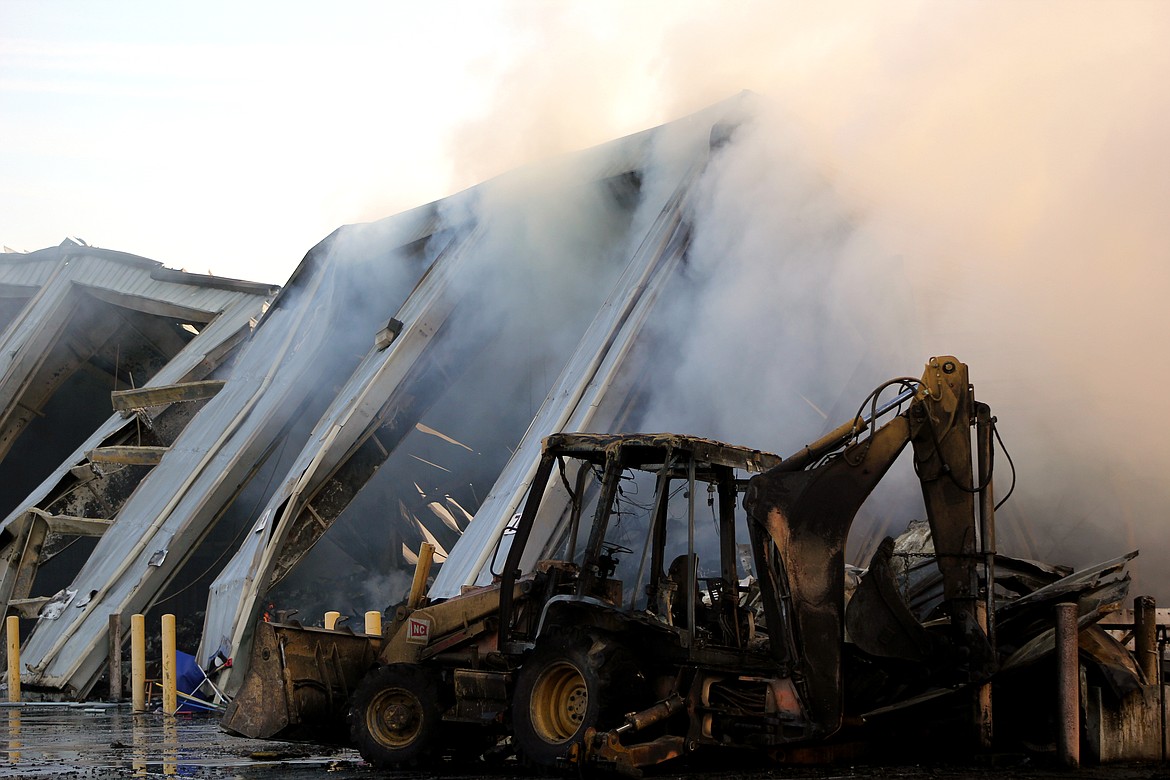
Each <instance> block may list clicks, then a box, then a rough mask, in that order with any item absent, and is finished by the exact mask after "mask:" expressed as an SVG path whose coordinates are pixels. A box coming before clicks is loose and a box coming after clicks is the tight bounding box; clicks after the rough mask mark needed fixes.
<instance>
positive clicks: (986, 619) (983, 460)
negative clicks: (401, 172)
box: [975, 403, 999, 750]
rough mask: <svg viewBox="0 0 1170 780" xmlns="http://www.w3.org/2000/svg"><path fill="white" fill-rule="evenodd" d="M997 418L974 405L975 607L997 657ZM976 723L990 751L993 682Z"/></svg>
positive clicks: (982, 695)
mask: <svg viewBox="0 0 1170 780" xmlns="http://www.w3.org/2000/svg"><path fill="white" fill-rule="evenodd" d="M994 425H995V420H994V418H992V416H991V407H989V406H988V405H987V404H984V403H976V404H975V440H976V455H977V462H978V475H979V477H978V479H979V482H978V487H979V488H980V490H979V547H980V552H981V553H982V554H983V601H982V603H981V604H979V606H978V608H977V609H976V610H975V613H976V617H977V619H978V620H979V627H980V628H981V629H983V633H984V634H986V635H987V642H988V644H989V645H990V646H991V651H992V654H993V657H995V658H998V655H999V653H998V649H997V648H996V643H995V490H994V488H993V486H992V479H993V474H992V464H993V462H994V461H993V451H992V443H991V435H992V431H993V429H994V428H993V426H994ZM975 706H976V723H977V729H978V744H979V746H980V747H981V748H982V749H983V750H991V745H992V738H993V736H994V734H995V731H994V722H993V720H992V706H991V683H990V682H986V683H984V684H983V685H981V686H979V690H978V693H977V694H976V705H975Z"/></svg>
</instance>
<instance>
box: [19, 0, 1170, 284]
mask: <svg viewBox="0 0 1170 780" xmlns="http://www.w3.org/2000/svg"><path fill="white" fill-rule="evenodd" d="M1168 32H1170V3H1165V2H1158V1H1157V0H1149V1H1148V2H1136V1H1134V2H1110V3H1104V2H1056V1H1055V0H1020V1H1019V2H1017V1H1016V0H1000V2H994V1H992V2H961V1H960V0H954V1H953V2H947V3H919V2H910V1H909V0H904V1H902V2H881V3H846V2H830V3H806V2H779V1H777V2H762V3H753V2H719V3H716V2H697V1H695V0H690V1H687V0H670V2H627V1H625V0H623V1H622V2H603V1H602V0H587V1H584V0H583V1H582V2H576V3H569V2H564V3H557V2H531V1H529V2H520V1H518V0H512V1H510V2H509V1H506V0H494V1H490V2H489V1H487V0H478V1H475V2H472V1H470V0H469V1H467V2H442V1H439V2H426V3H406V2H346V3H330V4H323V3H319V2H313V3H309V2H288V1H287V0H283V1H282V2H272V3H259V2H246V3H241V2H207V1H204V2H199V3H178V2H154V3H147V2H125V1H123V0H104V1H103V2H100V3H94V2H71V1H69V0H55V1H54V2H39V1H36V0H33V1H29V2H25V1H24V0H0V139H2V143H0V244H3V245H5V246H8V247H12V248H14V249H18V250H34V249H39V248H42V247H45V246H53V245H56V244H58V243H60V242H61V240H62V239H63V238H65V237H66V236H71V235H72V236H78V237H80V238H82V239H84V240H86V241H87V242H89V243H91V244H93V245H96V246H102V247H108V248H112V249H119V250H124V251H128V252H133V253H136V254H140V255H145V256H147V257H151V258H153V259H156V260H159V261H161V262H163V263H166V264H167V265H170V266H173V267H185V268H186V269H187V270H190V271H196V272H206V271H208V270H211V271H213V272H214V273H216V274H219V275H226V276H238V277H245V278H250V279H256V280H260V281H268V282H278V283H279V282H283V281H284V280H285V278H287V275H288V274H289V272H291V270H292V269H293V268H294V267H295V265H296V264H297V262H299V260H300V259H301V258H302V257H303V255H304V254H305V252H306V251H307V250H308V249H309V248H310V247H311V246H312V245H313V244H314V243H316V242H317V241H318V240H320V239H321V238H323V237H324V236H325V235H327V234H328V233H329V232H331V231H332V230H333V229H334V228H336V227H337V226H339V225H341V224H345V223H350V222H359V221H366V220H371V219H377V218H380V217H384V216H388V215H391V214H394V213H397V212H399V211H402V210H404V209H407V208H410V207H413V206H416V205H419V204H422V203H425V202H428V201H430V200H433V199H435V198H439V197H442V196H444V195H447V194H450V193H451V192H453V191H456V190H458V189H462V188H463V187H466V186H469V185H471V184H474V183H476V182H477V181H480V180H482V179H483V178H485V177H488V176H490V175H493V174H495V173H499V172H501V171H502V170H506V169H507V168H510V167H513V166H515V165H517V164H519V163H522V162H524V161H527V160H530V159H537V158H541V157H544V156H547V155H551V154H556V153H560V152H564V151H570V150H572V149H576V148H581V147H583V146H588V145H592V144H596V143H600V142H603V141H605V140H608V139H610V138H613V137H616V136H619V135H623V134H626V133H630V132H634V131H636V130H640V129H643V128H645V127H649V126H652V125H655V124H659V123H661V122H664V121H667V120H669V119H672V118H674V117H677V116H679V115H682V114H685V113H688V112H690V111H693V110H696V109H698V108H701V107H703V106H705V105H707V104H710V103H712V102H715V101H717V100H719V99H722V98H725V97H727V96H729V95H731V94H734V93H736V92H738V91H739V90H742V89H751V90H754V91H757V92H759V93H761V94H763V95H765V96H766V97H768V98H770V99H772V100H775V101H776V102H777V103H778V104H779V105H780V106H781V107H782V108H783V109H784V110H786V111H789V112H791V114H792V117H793V122H794V123H796V124H799V125H801V126H802V127H803V128H804V129H805V131H806V138H807V143H808V145H809V152H810V155H815V156H816V157H817V158H818V159H820V160H821V161H823V165H824V166H825V168H826V170H828V171H833V172H835V173H834V175H836V176H839V178H840V180H841V183H842V185H843V187H845V188H846V189H847V190H850V191H851V193H852V194H855V195H857V197H858V198H859V201H860V202H863V203H872V202H875V201H876V200H882V201H883V203H884V204H885V205H887V206H889V207H890V210H891V211H896V212H897V213H899V214H901V215H902V217H901V218H902V219H903V220H904V221H905V222H907V223H916V224H917V225H918V226H920V227H921V229H924V230H933V231H938V232H940V233H941V232H943V231H949V230H952V229H953V228H954V227H955V225H954V224H953V222H954V221H955V220H956V219H958V220H959V222H961V223H962V224H963V225H964V226H965V227H966V228H970V229H973V230H980V229H982V228H983V227H985V225H983V224H981V221H980V219H978V218H975V219H971V216H972V214H973V213H975V212H978V211H979V210H980V209H981V206H982V205H983V204H985V203H986V202H987V201H986V200H982V201H979V200H975V201H973V200H972V199H971V198H972V197H974V196H975V195H977V196H979V197H981V198H982V197H984V195H985V194H986V193H987V192H988V191H989V190H990V191H992V192H994V188H992V187H990V186H989V182H991V181H992V180H994V179H995V178H997V177H1003V176H1005V175H1007V176H1010V177H1012V178H1011V179H1010V180H1009V181H1006V182H1005V185H1006V186H1005V187H1004V190H1003V195H1004V197H1006V198H1008V199H1010V200H1012V202H1015V201H1016V200H1021V204H1022V205H1021V209H1023V211H1020V213H1019V219H1020V220H1021V222H1020V225H1018V226H1017V227H1018V230H1017V238H1019V237H1020V236H1023V235H1025V234H1026V233H1027V232H1028V231H1027V222H1028V220H1030V219H1035V218H1038V217H1044V218H1054V217H1058V216H1060V215H1058V214H1055V213H1054V212H1053V213H1048V214H1042V213H1040V212H1043V210H1044V209H1045V208H1049V211H1050V212H1051V211H1052V209H1054V208H1056V207H1057V206H1059V205H1060V203H1059V202H1058V201H1059V200H1060V199H1062V198H1063V199H1064V200H1065V201H1067V200H1068V198H1067V194H1068V192H1069V191H1079V192H1082V193H1083V197H1082V199H1081V200H1082V201H1084V202H1081V203H1077V204H1076V205H1077V207H1078V208H1083V207H1089V208H1091V207H1093V206H1094V205H1095V204H1094V203H1093V202H1092V200H1093V196H1094V192H1091V191H1089V189H1088V188H1087V187H1086V185H1087V184H1090V183H1092V182H1091V179H1092V178H1093V177H1094V176H1095V175H1097V173H1098V171H1096V170H1095V169H1093V164H1094V162H1095V161H1100V162H1101V168H1102V170H1104V169H1106V168H1107V169H1109V170H1115V171H1121V172H1122V173H1125V175H1126V176H1132V179H1133V180H1134V181H1136V182H1137V183H1138V184H1137V186H1146V185H1148V184H1149V183H1150V182H1154V181H1156V180H1157V179H1158V178H1159V177H1160V176H1161V174H1162V173H1163V172H1165V170H1166V165H1165V162H1166V157H1167V155H1166V151H1165V149H1166V143H1165V136H1164V135H1162V134H1161V133H1160V132H1159V130H1160V129H1162V128H1164V127H1165V122H1164V116H1165V110H1164V109H1163V106H1165V105H1166V102H1167V101H1166V84H1167V83H1170V80H1167V71H1168V70H1170V69H1168V68H1167V51H1168V49H1170V47H1167V46H1166V45H1165V40H1166V35H1167V33H1168ZM1066 139H1067V141H1068V142H1067V143H1066ZM1054 150H1055V151H1054ZM1102 155H1104V157H1103V156H1102ZM1109 158H1112V159H1109ZM1151 158H1152V159H1151ZM1117 166H1120V167H1117ZM1129 180H1130V179H1126V178H1124V177H1119V178H1118V179H1117V180H1116V181H1119V182H1121V183H1122V185H1123V186H1125V185H1127V183H1128V181H1129ZM968 184H969V185H970V186H968ZM1163 191H1164V190H1163ZM1096 194H1098V195H1099V196H1100V197H1101V198H1102V200H1105V201H1109V202H1113V201H1115V200H1116V199H1115V197H1114V195H1116V193H1109V192H1099V193H1096ZM1053 196H1055V197H1053ZM1141 202H1144V203H1146V204H1148V208H1150V209H1151V210H1153V211H1158V210H1159V209H1160V208H1161V206H1160V205H1159V204H1157V203H1152V202H1150V201H1149V199H1148V198H1146V199H1143V200H1141ZM1049 204H1052V205H1051V206H1050V205H1049ZM1161 213H1163V214H1164V213H1165V212H1161ZM1139 216H1140V215H1139ZM1135 227H1137V226H1136V225H1135ZM1134 241H1140V237H1135V238H1134Z"/></svg>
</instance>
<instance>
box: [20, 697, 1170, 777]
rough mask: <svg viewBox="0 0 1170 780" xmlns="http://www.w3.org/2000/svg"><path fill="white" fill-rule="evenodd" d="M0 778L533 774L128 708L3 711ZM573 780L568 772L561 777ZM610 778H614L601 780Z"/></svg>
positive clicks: (1085, 772)
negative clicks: (280, 736) (377, 752)
mask: <svg viewBox="0 0 1170 780" xmlns="http://www.w3.org/2000/svg"><path fill="white" fill-rule="evenodd" d="M0 747H2V750H0V778H12V777H20V778H42V777H43V778H133V777H190V778H239V780H277V779H278V778H279V779H282V780H283V779H285V778H287V779H288V780H310V778H319V779H320V780H358V779H359V778H361V779H363V780H373V778H394V779H395V780H432V779H437V778H442V780H504V779H505V778H507V779H508V780H511V779H512V778H525V780H533V778H534V776H533V775H531V774H528V773H525V772H524V771H523V770H522V769H521V767H520V766H519V765H518V764H517V763H516V762H514V761H509V762H505V763H502V764H498V765H488V764H485V763H482V762H480V763H478V764H475V765H466V764H465V765H460V766H456V765H451V766H449V767H445V771H442V772H438V773H434V772H379V771H377V770H375V769H373V768H372V767H370V766H369V765H367V764H366V763H365V762H363V761H362V760H361V756H359V755H358V753H357V752H356V751H354V750H350V749H348V748H340V747H330V746H324V745H316V744H310V743H303V742H279V741H270V740H255V739H244V738H241V737H234V736H232V735H230V734H227V733H225V732H223V731H222V730H221V729H220V727H219V715H218V714H215V713H202V714H190V715H187V714H180V715H178V716H175V717H165V716H163V715H161V714H158V713H154V714H145V715H134V714H132V713H131V711H130V707H129V706H128V705H125V704H123V705H112V704H101V703H88V704H29V703H26V704H23V705H20V706H15V705H7V706H4V705H0ZM568 776H569V777H573V778H576V777H577V775H576V774H575V773H573V774H570V775H568ZM600 777H602V778H608V779H609V780H613V779H614V778H616V777H617V776H616V775H600ZM659 777H660V778H680V779H681V778H685V780H835V779H836V778H851V779H854V778H889V779H896V780H927V779H928V778H929V779H930V780H938V779H939V778H951V779H952V780H972V779H973V778H979V779H980V780H991V778H1002V777H1008V778H1015V779H1016V780H1025V779H1029V780H1030V779H1033V778H1035V779H1037V780H1048V779H1051V778H1063V777H1073V778H1077V780H1170V770H1168V768H1167V765H1165V764H1160V763H1155V764H1144V765H1137V764H1129V765H1115V766H1108V767H1095V768H1094V767H1086V768H1082V769H1079V770H1072V771H1070V770H1062V769H1060V768H1057V767H1054V766H1052V765H1051V764H1050V763H1049V764H1047V765H1045V763H1044V762H1039V761H1031V760H1024V761H1019V760H1018V758H1013V759H1012V760H1010V761H1008V762H1001V761H992V762H984V763H983V764H980V765H977V766H971V765H968V766H949V765H946V766H940V765H931V764H924V765H898V766H890V765H872V766H865V765H856V766H831V767H830V766H822V767H807V766H806V767H793V766H786V767H785V766H770V767H769V768H767V769H760V768H759V766H758V765H757V767H756V768H755V769H748V768H741V767H735V766H727V765H724V766H722V767H720V768H718V769H715V770H714V771H712V769H711V768H707V769H705V770H699V771H690V772H687V773H685V774H679V773H678V772H677V770H676V771H674V772H670V771H667V772H664V773H662V774H661V775H659Z"/></svg>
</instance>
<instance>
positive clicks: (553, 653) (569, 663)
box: [512, 631, 642, 767]
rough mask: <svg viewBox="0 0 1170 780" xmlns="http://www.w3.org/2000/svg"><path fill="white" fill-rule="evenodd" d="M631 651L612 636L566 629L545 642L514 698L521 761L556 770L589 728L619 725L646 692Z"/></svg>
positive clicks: (525, 669) (519, 681)
mask: <svg viewBox="0 0 1170 780" xmlns="http://www.w3.org/2000/svg"><path fill="white" fill-rule="evenodd" d="M641 682H642V680H641V676H640V675H639V674H638V672H637V669H636V667H635V665H634V664H633V662H632V660H631V658H630V655H629V653H628V651H626V650H625V648H623V647H622V646H621V645H619V644H618V643H617V642H615V641H614V640H613V639H611V638H609V637H608V636H606V635H604V634H601V633H600V632H598V633H591V632H585V631H566V632H564V633H562V634H560V635H559V636H551V637H547V638H545V639H543V640H542V641H541V642H540V643H538V646H537V648H536V650H535V651H534V652H533V654H532V656H531V657H530V658H529V659H528V660H527V661H525V662H524V665H523V666H522V667H521V669H520V673H519V675H518V676H517V678H516V693H515V697H514V698H513V700H512V729H513V737H514V739H515V740H516V748H517V750H518V751H519V752H520V754H521V756H522V758H523V759H524V760H526V761H528V762H530V763H532V764H535V765H537V766H545V767H552V766H555V765H556V763H557V760H558V759H561V758H564V757H565V756H567V755H568V752H569V749H570V748H571V747H572V746H573V745H574V744H577V743H579V742H581V741H582V740H583V739H584V737H585V731H586V730H587V729H589V728H596V729H598V730H604V729H607V728H612V727H614V726H617V725H618V724H619V723H620V722H621V718H622V716H623V715H624V714H625V713H626V712H627V711H629V709H632V707H631V704H632V703H634V702H635V700H636V699H637V693H638V691H639V690H640V689H641V688H642V685H641Z"/></svg>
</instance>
